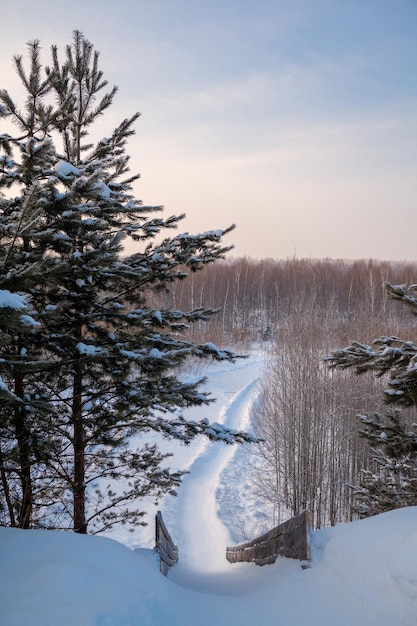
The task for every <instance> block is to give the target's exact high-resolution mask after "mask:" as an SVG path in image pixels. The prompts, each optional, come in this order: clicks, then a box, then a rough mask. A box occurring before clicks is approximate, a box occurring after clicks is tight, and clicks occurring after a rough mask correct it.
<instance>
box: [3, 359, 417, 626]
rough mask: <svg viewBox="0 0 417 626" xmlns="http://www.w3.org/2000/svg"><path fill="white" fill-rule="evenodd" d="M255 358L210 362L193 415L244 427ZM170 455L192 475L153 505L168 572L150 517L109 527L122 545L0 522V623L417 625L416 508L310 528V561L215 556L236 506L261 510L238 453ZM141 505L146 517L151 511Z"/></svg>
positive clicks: (194, 450)
mask: <svg viewBox="0 0 417 626" xmlns="http://www.w3.org/2000/svg"><path fill="white" fill-rule="evenodd" d="M262 364H263V357H262V355H261V354H256V353H254V354H253V355H252V356H251V357H250V358H249V359H247V360H245V361H239V362H238V363H237V364H236V365H235V366H232V365H230V364H226V365H225V364H222V363H220V364H216V365H213V366H211V367H210V368H209V370H208V372H207V373H208V374H209V382H208V384H207V388H208V389H213V390H214V393H215V395H216V397H217V398H218V400H217V402H216V403H215V404H213V405H212V406H211V407H210V408H209V409H203V411H204V415H202V416H201V415H199V416H198V417H204V416H207V417H209V419H210V420H211V421H218V422H223V423H225V424H227V425H228V426H231V427H236V428H248V419H249V413H250V407H251V404H252V402H253V401H254V399H255V398H256V393H257V387H258V380H259V378H260V376H261V375H262ZM191 413H192V412H191ZM191 413H190V415H189V416H190V417H192V414H191ZM194 416H195V415H194ZM170 445H172V444H170ZM175 445H177V444H175ZM167 446H168V444H167ZM168 447H169V446H168ZM175 452H176V463H177V465H178V466H183V467H189V468H190V469H191V472H190V474H189V475H188V476H187V477H186V478H185V480H184V483H183V485H182V487H181V488H180V490H179V493H178V497H177V498H172V497H167V498H165V499H164V501H163V502H162V503H160V505H159V507H158V508H161V509H162V510H163V513H164V517H165V520H166V521H167V525H168V528H169V529H170V531H171V534H172V535H173V538H174V540H175V541H176V542H177V543H178V545H179V548H180V562H179V563H178V565H176V566H175V567H174V568H172V570H171V571H170V573H169V577H168V578H167V579H166V578H164V577H163V576H162V575H161V574H160V573H159V568H158V562H157V558H156V555H155V553H154V552H152V550H150V549H148V548H150V547H151V546H152V545H153V532H152V530H153V524H152V520H151V523H150V526H149V528H148V529H144V530H143V531H138V532H137V533H135V534H134V536H131V535H124V534H123V531H117V532H114V533H113V534H112V535H111V536H113V537H114V538H117V539H118V540H119V541H112V540H110V539H108V538H102V537H88V536H79V535H74V534H71V533H64V532H45V531H22V530H16V529H5V528H0V624H1V625H2V626H3V625H4V626H75V625H76V626H90V625H91V626H93V625H94V626H142V625H153V626H205V625H207V626H208V625H210V626H212V625H213V624H215V625H216V626H223V625H224V626H226V625H227V626H235V625H236V626H237V625H239V626H246V625H248V626H249V625H252V624H254V623H255V624H257V626H261V625H263V624H265V625H268V626H272V625H274V624H277V625H278V624H279V626H289V625H291V626H297V625H299V624H300V625H301V624H304V623H308V624H310V625H311V626H316V625H317V626H335V625H337V626H352V625H355V626H416V625H417V508H416V507H414V508H408V509H402V510H397V511H393V512H390V513H387V514H384V515H381V516H377V517H374V518H370V519H367V520H363V521H361V522H355V523H351V524H343V525H340V526H338V527H336V528H332V529H326V530H322V531H316V532H313V533H312V537H311V543H312V562H311V567H310V568H308V569H302V567H301V565H300V563H299V562H297V561H292V560H289V559H279V560H278V561H277V562H276V563H275V564H274V565H269V566H265V567H263V568H260V567H257V566H256V565H253V564H235V565H231V564H229V563H228V562H227V561H226V559H225V556H224V555H225V547H226V545H227V544H228V543H229V542H230V541H231V540H233V541H235V540H239V538H238V537H237V536H236V532H237V531H236V528H235V527H234V526H233V525H234V522H235V518H236V513H237V511H238V512H239V515H240V517H241V521H242V523H243V524H246V525H247V526H248V527H250V526H251V525H253V522H254V521H255V518H256V516H257V515H262V511H261V510H260V505H259V503H256V502H255V501H253V500H252V501H251V502H250V506H247V504H248V499H247V498H248V485H249V483H250V477H249V475H245V467H246V466H247V463H245V455H247V452H246V451H245V449H244V448H239V449H238V448H236V447H235V446H233V447H232V446H225V445H220V444H212V443H210V442H205V441H197V442H195V444H193V445H192V446H191V447H187V448H185V447H183V446H182V447H180V446H179V447H177V448H176V449H175ZM242 485H243V487H242ZM243 492H245V494H246V500H245V499H244V498H243ZM147 507H148V510H149V513H150V514H151V515H153V513H154V511H155V510H156V508H157V507H156V506H155V505H154V504H153V503H148V505H147ZM120 542H123V543H124V544H126V545H123V544H122V543H120ZM137 546H142V548H141V549H139V550H132V549H131V548H132V547H137Z"/></svg>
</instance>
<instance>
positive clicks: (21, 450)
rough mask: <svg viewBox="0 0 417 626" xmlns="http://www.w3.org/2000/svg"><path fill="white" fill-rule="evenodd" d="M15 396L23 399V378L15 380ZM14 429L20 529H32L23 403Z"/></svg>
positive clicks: (18, 377)
mask: <svg viewBox="0 0 417 626" xmlns="http://www.w3.org/2000/svg"><path fill="white" fill-rule="evenodd" d="M15 394H16V396H18V397H19V398H23V377H22V376H16V378H15ZM14 427H15V433H16V440H17V448H18V454H19V465H20V470H19V476H20V483H21V487H22V504H21V508H20V514H19V521H18V526H19V528H30V526H31V522H32V510H33V490H32V477H31V461H30V432H29V429H28V426H27V423H26V420H25V409H24V406H23V403H19V404H18V405H17V406H16V409H15V412H14Z"/></svg>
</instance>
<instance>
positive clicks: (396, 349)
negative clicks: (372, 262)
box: [326, 283, 417, 516]
mask: <svg viewBox="0 0 417 626" xmlns="http://www.w3.org/2000/svg"><path fill="white" fill-rule="evenodd" d="M385 288H386V291H387V293H388V295H389V296H390V297H391V298H392V299H393V300H397V301H400V302H402V303H403V304H406V305H407V306H409V307H410V309H411V312H412V314H413V315H417V298H416V297H415V295H414V294H415V293H416V291H417V285H411V286H410V287H408V288H407V287H406V286H405V285H392V284H390V283H386V284H385ZM326 361H327V363H328V364H329V365H330V366H331V367H337V368H339V369H346V368H353V369H354V370H355V371H356V373H357V374H363V373H364V372H368V371H372V372H374V373H375V375H376V376H377V377H385V378H386V379H387V388H386V389H385V390H384V400H385V402H386V404H388V405H390V406H393V407H394V408H395V407H399V408H398V409H396V410H394V411H392V410H387V411H386V412H385V413H384V414H381V413H376V414H375V415H374V416H373V417H369V416H366V415H360V416H359V418H360V420H361V422H362V424H363V428H362V429H361V430H360V433H361V435H362V436H363V437H365V438H366V439H367V441H368V442H369V444H370V446H371V448H372V451H373V453H374V461H375V471H371V470H366V471H364V472H363V480H362V482H361V484H360V485H359V486H353V489H354V491H355V494H356V496H357V502H358V507H357V508H358V511H359V513H360V514H361V515H362V516H368V515H374V514H377V513H381V512H383V511H386V510H390V509H394V508H399V507H403V506H414V505H417V424H416V423H415V410H416V405H417V368H416V363H417V346H416V345H415V344H414V342H412V341H407V340H403V339H400V338H398V337H394V336H391V337H380V338H379V339H376V340H375V341H374V342H373V344H372V345H366V344H362V343H359V342H356V341H355V342H352V343H351V345H350V346H348V347H347V348H342V349H335V350H333V351H332V352H331V354H330V355H329V356H328V357H326Z"/></svg>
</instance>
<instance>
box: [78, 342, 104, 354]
mask: <svg viewBox="0 0 417 626" xmlns="http://www.w3.org/2000/svg"><path fill="white" fill-rule="evenodd" d="M76 349H77V351H78V352H79V353H80V354H84V355H86V356H95V355H96V354H99V353H101V352H102V351H103V350H102V348H97V347H96V346H93V345H89V344H86V343H84V342H83V341H79V342H78V343H77V345H76Z"/></svg>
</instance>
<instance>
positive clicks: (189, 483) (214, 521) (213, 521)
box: [176, 378, 259, 572]
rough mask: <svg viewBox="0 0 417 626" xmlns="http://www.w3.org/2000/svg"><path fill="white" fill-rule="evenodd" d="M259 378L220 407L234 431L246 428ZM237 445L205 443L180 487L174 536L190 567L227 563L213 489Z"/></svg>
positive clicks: (210, 567) (224, 533)
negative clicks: (202, 450)
mask: <svg viewBox="0 0 417 626" xmlns="http://www.w3.org/2000/svg"><path fill="white" fill-rule="evenodd" d="M258 382H259V378H255V379H254V380H252V381H251V382H249V383H248V384H247V385H245V386H244V387H243V388H242V389H240V390H239V391H238V392H237V393H235V395H234V396H233V398H232V399H231V400H230V401H229V402H228V403H227V404H226V405H224V406H223V407H222V415H221V416H220V419H219V422H221V423H222V424H224V425H226V426H228V427H229V428H234V429H236V430H245V429H247V428H248V425H249V420H250V408H251V405H252V400H253V398H254V396H255V394H256V390H257V387H258ZM236 449H237V447H236V446H230V445H225V444H223V445H221V444H216V445H210V444H209V445H208V446H207V447H206V449H205V451H204V453H203V454H202V455H201V456H199V457H198V458H197V459H196V460H195V461H194V463H193V465H192V467H191V469H190V475H187V476H186V477H185V478H184V480H183V484H182V486H181V488H180V490H179V495H178V500H177V507H176V508H177V515H176V535H177V536H178V541H179V543H180V559H181V563H182V564H183V565H184V567H187V569H189V570H198V571H199V572H201V571H219V570H222V569H224V568H225V567H227V566H228V563H227V561H226V558H225V551H226V546H227V545H230V543H231V538H230V534H229V531H228V529H227V528H226V527H225V525H224V524H223V523H222V521H221V520H220V519H219V517H218V512H217V500H216V491H217V486H218V483H219V479H220V475H221V472H222V471H223V469H224V468H225V467H226V465H227V464H228V463H230V462H231V461H232V459H233V456H234V454H235V452H236Z"/></svg>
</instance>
